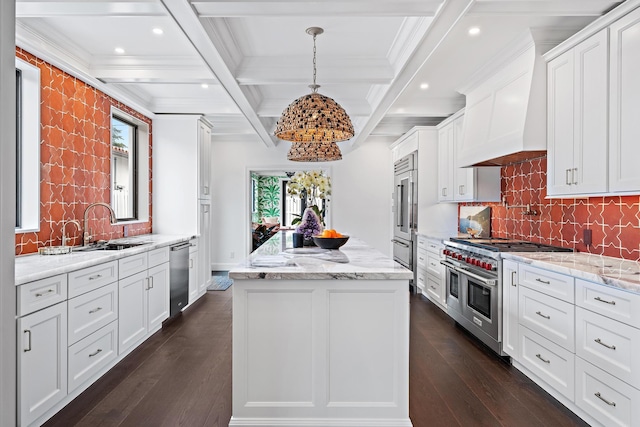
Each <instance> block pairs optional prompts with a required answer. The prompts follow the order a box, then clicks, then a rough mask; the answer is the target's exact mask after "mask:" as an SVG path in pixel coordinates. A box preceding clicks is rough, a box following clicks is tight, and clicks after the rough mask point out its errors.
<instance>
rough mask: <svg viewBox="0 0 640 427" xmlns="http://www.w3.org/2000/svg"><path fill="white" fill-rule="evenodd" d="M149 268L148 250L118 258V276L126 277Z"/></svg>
mask: <svg viewBox="0 0 640 427" xmlns="http://www.w3.org/2000/svg"><path fill="white" fill-rule="evenodd" d="M148 268H149V257H148V255H147V252H145V253H142V254H137V255H131V256H128V257H126V258H121V259H119V260H118V271H119V273H118V277H119V278H120V279H123V278H125V277H129V276H133V275H134V274H136V273H140V272H141V271H145V270H147V269H148Z"/></svg>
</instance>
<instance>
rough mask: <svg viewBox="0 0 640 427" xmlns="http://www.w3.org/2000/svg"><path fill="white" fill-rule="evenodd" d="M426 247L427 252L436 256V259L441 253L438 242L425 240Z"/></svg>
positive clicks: (440, 245) (441, 247) (440, 246)
mask: <svg viewBox="0 0 640 427" xmlns="http://www.w3.org/2000/svg"><path fill="white" fill-rule="evenodd" d="M426 246H427V252H431V253H432V254H434V255H438V257H439V256H440V253H441V252H442V249H443V246H442V243H441V242H440V241H439V240H431V239H429V240H427V242H426Z"/></svg>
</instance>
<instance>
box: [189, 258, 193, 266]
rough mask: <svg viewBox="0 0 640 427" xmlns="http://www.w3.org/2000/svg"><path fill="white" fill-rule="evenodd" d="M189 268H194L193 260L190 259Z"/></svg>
mask: <svg viewBox="0 0 640 427" xmlns="http://www.w3.org/2000/svg"><path fill="white" fill-rule="evenodd" d="M189 268H193V258H191V259H189Z"/></svg>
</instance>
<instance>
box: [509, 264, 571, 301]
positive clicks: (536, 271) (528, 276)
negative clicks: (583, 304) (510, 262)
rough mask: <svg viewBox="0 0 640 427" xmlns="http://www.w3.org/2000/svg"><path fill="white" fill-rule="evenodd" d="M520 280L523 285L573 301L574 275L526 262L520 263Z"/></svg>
mask: <svg viewBox="0 0 640 427" xmlns="http://www.w3.org/2000/svg"><path fill="white" fill-rule="evenodd" d="M518 282H519V283H520V285H522V286H526V287H527V288H531V289H535V290H536V291H539V292H542V293H543V294H547V295H551V296H552V297H556V298H558V299H561V300H563V301H566V302H570V303H573V302H574V300H575V298H574V290H573V277H571V276H565V275H564V274H558V273H555V272H553V271H547V270H543V269H541V268H537V267H532V266H530V265H526V264H520V268H519V272H518Z"/></svg>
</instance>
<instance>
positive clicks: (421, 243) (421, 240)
mask: <svg viewBox="0 0 640 427" xmlns="http://www.w3.org/2000/svg"><path fill="white" fill-rule="evenodd" d="M418 249H424V250H425V251H426V250H427V238H426V237H422V236H418Z"/></svg>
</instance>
